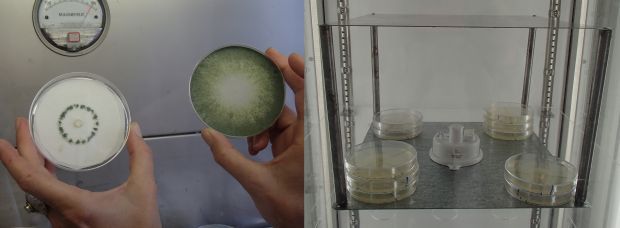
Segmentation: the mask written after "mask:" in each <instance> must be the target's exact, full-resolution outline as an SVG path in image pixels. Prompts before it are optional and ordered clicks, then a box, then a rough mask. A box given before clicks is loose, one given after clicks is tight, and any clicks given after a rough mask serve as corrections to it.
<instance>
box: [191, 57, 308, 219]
mask: <svg viewBox="0 0 620 228" xmlns="http://www.w3.org/2000/svg"><path fill="white" fill-rule="evenodd" d="M267 55H268V56H269V57H270V58H271V59H272V60H274V62H275V63H276V64H277V65H278V67H279V68H280V70H281V71H282V73H283V74H284V79H285V80H286V82H287V84H288V85H289V86H290V87H291V89H292V90H293V92H294V93H295V107H296V109H297V113H295V112H293V111H291V110H290V109H289V108H288V107H286V108H285V109H284V110H283V111H282V114H281V115H280V117H279V118H278V121H277V122H276V123H275V124H274V126H272V127H271V128H270V129H268V130H267V131H265V132H263V133H261V134H259V135H257V136H254V137H250V138H248V147H249V150H250V153H251V154H253V155H255V154H257V153H259V152H260V151H261V150H263V149H265V148H266V147H267V145H268V144H269V143H271V145H272V146H271V151H272V153H273V157H274V158H273V160H271V161H269V162H268V163H266V164H261V163H258V162H255V161H252V160H250V159H248V158H246V157H245V156H243V155H242V154H241V153H240V152H239V151H237V150H236V149H235V148H234V147H233V145H232V144H231V143H230V142H229V141H228V139H227V138H226V137H225V136H224V135H222V134H221V133H219V132H217V131H215V130H213V129H205V130H203V131H202V137H203V138H204V139H205V141H206V142H207V143H208V144H209V146H210V147H211V151H212V152H213V157H214V158H215V160H216V161H217V162H218V163H219V164H220V165H221V166H222V167H224V169H226V170H227V171H228V172H229V173H230V174H232V175H233V176H234V177H235V178H236V179H237V180H238V181H239V183H241V185H242V186H243V187H244V188H245V189H246V191H247V192H248V193H249V194H250V196H251V197H252V200H254V204H255V205H256V207H257V208H258V210H259V212H260V213H261V215H263V217H265V219H266V220H267V222H269V223H271V225H273V226H274V227H295V228H296V227H303V222H304V196H303V191H304V176H303V174H304V135H303V134H304V62H303V58H302V57H301V56H299V55H297V54H293V55H291V56H290V57H289V58H286V57H285V56H283V55H282V54H280V53H279V52H277V51H276V50H275V49H271V48H270V49H269V50H267Z"/></svg>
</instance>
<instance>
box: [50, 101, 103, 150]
mask: <svg viewBox="0 0 620 228" xmlns="http://www.w3.org/2000/svg"><path fill="white" fill-rule="evenodd" d="M78 110H81V111H86V112H88V113H90V114H91V115H90V117H91V119H90V120H89V121H92V122H94V124H92V128H91V130H90V131H89V132H90V134H87V135H71V134H70V133H69V132H68V131H67V130H65V127H64V126H65V125H64V124H65V121H66V120H67V116H68V115H69V114H70V113H71V112H75V111H78ZM98 131H99V117H98V116H97V114H96V113H95V110H94V109H92V108H91V107H89V106H87V105H83V104H73V105H70V106H69V107H67V108H65V110H64V111H63V112H62V113H60V117H59V118H58V132H59V133H60V136H61V137H62V138H63V139H64V140H65V141H67V142H68V143H70V144H75V145H80V144H86V143H87V142H90V141H91V140H92V139H93V138H94V137H95V135H97V132H98Z"/></svg>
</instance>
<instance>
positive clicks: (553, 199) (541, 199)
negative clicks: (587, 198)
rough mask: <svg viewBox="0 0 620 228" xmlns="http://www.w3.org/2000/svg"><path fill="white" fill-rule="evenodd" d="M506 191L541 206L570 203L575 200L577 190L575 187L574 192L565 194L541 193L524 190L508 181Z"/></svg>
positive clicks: (519, 198)
mask: <svg viewBox="0 0 620 228" xmlns="http://www.w3.org/2000/svg"><path fill="white" fill-rule="evenodd" d="M505 186H506V191H508V194H510V196H512V197H514V198H516V199H518V200H521V201H523V202H526V203H529V204H535V205H541V206H559V205H564V204H567V203H570V202H572V201H573V198H574V195H575V191H574V189H573V191H572V192H569V193H564V194H554V195H541V194H539V193H534V192H528V191H523V190H521V189H520V188H519V187H516V186H515V185H513V184H511V183H509V182H506V183H505Z"/></svg>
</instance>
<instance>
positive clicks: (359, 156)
mask: <svg viewBox="0 0 620 228" xmlns="http://www.w3.org/2000/svg"><path fill="white" fill-rule="evenodd" d="M345 168H346V173H347V178H346V179H347V188H348V189H349V193H350V194H351V197H353V198H354V199H356V200H359V201H361V202H365V203H373V204H381V203H390V202H394V201H398V200H401V199H404V198H407V197H409V196H411V195H412V194H413V193H414V192H415V189H416V188H415V185H416V182H417V180H418V170H419V165H418V160H417V152H416V150H415V148H414V147H413V146H412V145H410V144H407V143H404V142H400V141H390V140H385V141H371V142H366V143H363V144H360V145H357V146H355V147H354V148H353V151H352V152H351V153H350V154H349V155H347V156H346V164H345Z"/></svg>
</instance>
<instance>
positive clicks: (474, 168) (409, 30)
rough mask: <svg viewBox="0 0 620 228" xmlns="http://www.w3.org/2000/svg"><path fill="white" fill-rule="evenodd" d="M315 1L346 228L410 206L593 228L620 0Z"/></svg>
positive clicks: (334, 181) (332, 169) (447, 214)
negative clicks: (596, 168)
mask: <svg viewBox="0 0 620 228" xmlns="http://www.w3.org/2000/svg"><path fill="white" fill-rule="evenodd" d="M310 5H314V6H316V11H315V12H313V13H315V19H316V21H314V22H315V23H316V28H317V29H316V30H315V31H314V32H315V33H313V34H314V38H313V41H314V44H315V45H316V47H315V49H314V50H315V56H320V58H315V59H313V60H314V61H320V64H315V65H314V66H321V68H320V69H315V70H316V71H317V72H318V73H317V76H318V75H320V76H321V79H320V80H316V82H318V83H317V84H316V85H315V86H317V88H318V89H319V90H321V92H320V93H319V94H317V95H316V96H317V98H316V99H317V104H316V105H317V106H320V107H321V108H319V111H318V112H319V114H318V115H319V116H324V117H325V119H324V122H325V123H324V125H323V126H320V124H319V125H317V127H319V128H321V127H322V128H323V129H322V130H323V131H324V132H325V134H324V136H325V145H326V146H325V148H327V149H328V152H327V153H323V155H325V157H322V160H323V161H324V163H323V164H325V166H326V167H325V169H324V171H325V172H326V173H328V175H325V176H327V177H328V178H327V179H328V181H326V182H325V183H329V184H328V186H326V189H328V191H327V192H328V193H329V196H330V197H329V198H330V199H331V206H332V208H333V210H334V211H336V214H337V216H336V218H337V220H338V224H339V225H343V224H348V225H351V226H353V227H356V226H359V225H361V226H362V227H364V216H367V217H368V216H370V217H373V218H374V220H372V219H371V220H372V221H375V222H376V221H388V220H393V219H392V217H390V216H400V217H401V218H403V219H405V220H407V219H406V218H407V217H408V213H409V212H412V213H418V214H427V215H424V216H427V217H433V218H435V220H434V221H444V222H445V221H452V220H451V219H450V218H452V217H454V216H458V214H459V213H460V214H461V215H462V217H463V216H465V217H466V215H464V214H468V213H476V214H479V215H488V214H491V215H494V216H495V217H496V218H498V219H499V220H504V221H512V220H510V219H507V218H511V216H512V215H511V214H513V213H514V214H521V215H522V214H523V213H524V211H527V213H526V214H527V215H528V217H529V221H527V222H528V223H529V224H530V225H531V227H570V226H569V225H567V224H568V223H566V222H565V221H568V220H570V223H571V224H573V225H574V226H579V224H578V223H579V222H576V220H579V219H576V218H577V217H579V216H577V214H580V213H581V214H583V213H589V212H584V211H588V208H589V207H590V206H591V205H590V200H589V199H590V195H589V194H588V191H589V189H590V187H591V178H592V174H591V173H592V171H591V170H592V166H593V160H594V159H593V158H594V157H595V156H597V150H598V149H600V138H601V125H600V123H601V118H603V117H602V116H603V115H604V114H603V111H602V110H603V106H604V98H605V97H606V96H605V91H606V90H607V88H608V87H607V86H608V85H607V83H608V81H609V79H608V75H607V72H608V69H607V68H608V65H609V64H608V59H609V55H610V50H611V49H612V47H611V43H612V30H613V28H614V26H615V19H616V15H617V13H616V11H617V5H616V4H615V3H613V4H612V3H610V2H607V3H606V2H604V1H598V2H592V1H570V2H569V1H564V2H561V1H560V0H551V1H519V2H515V1H489V0H475V1H454V0H446V1H423V0H416V1H398V0H389V1H347V0H323V1H316V2H313V3H311V4H310ZM614 7H616V10H613V8H614ZM307 8H308V6H307ZM316 50H320V53H316ZM317 106H314V107H317ZM311 107H312V106H311ZM321 112H322V113H321ZM395 112H396V113H395ZM398 112H400V113H398ZM407 146H410V147H411V148H409V147H407ZM517 155H521V156H517ZM381 213H383V215H384V216H386V218H384V219H382V218H380V217H381V216H377V214H381ZM452 214H454V215H452ZM562 216H564V217H570V219H568V220H567V219H564V218H563V217H562ZM360 217H361V219H360ZM487 217H488V216H487ZM522 217H523V216H520V218H522ZM582 217H583V216H582ZM438 218H439V219H438ZM463 218H464V217H463ZM489 218H490V217H489ZM579 218H581V217H579ZM418 220H419V219H418ZM411 223H413V222H411ZM372 224H374V225H377V224H379V223H376V224H375V223H372ZM391 224H392V226H395V227H402V226H407V225H406V224H407V222H406V221H404V220H402V219H401V220H399V221H398V222H396V223H391ZM394 224H400V225H394ZM428 224H431V223H428ZM478 225H481V223H478ZM522 225H523V224H521V226H522ZM489 226H491V225H489ZM493 226H496V225H493Z"/></svg>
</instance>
